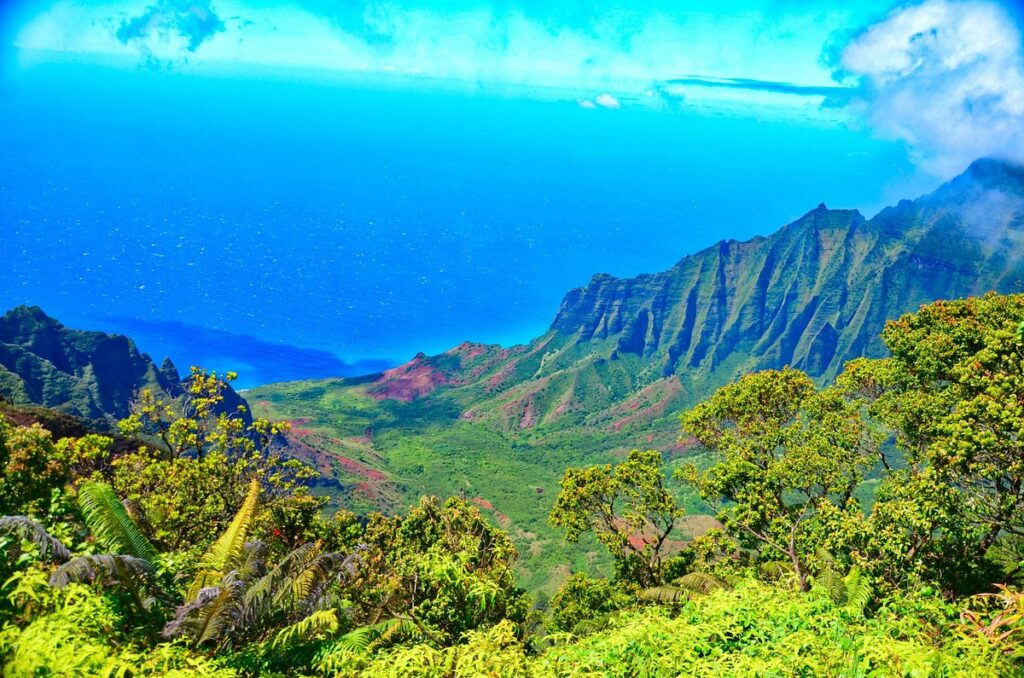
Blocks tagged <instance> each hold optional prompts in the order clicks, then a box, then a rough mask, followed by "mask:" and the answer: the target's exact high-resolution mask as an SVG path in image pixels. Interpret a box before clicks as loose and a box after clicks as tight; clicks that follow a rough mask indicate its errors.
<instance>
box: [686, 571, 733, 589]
mask: <svg viewBox="0 0 1024 678" xmlns="http://www.w3.org/2000/svg"><path fill="white" fill-rule="evenodd" d="M672 583H673V584H675V585H676V586H678V587H680V588H683V589H686V590H687V591H693V592H694V593H711V592H712V591H718V590H720V589H731V588H732V586H731V585H730V584H729V582H727V581H726V580H724V579H722V578H721V577H716V576H715V575H713V574H708V573H707V572H690V573H689V574H684V575H683V576H682V577H679V578H678V579H675V580H673V581H672Z"/></svg>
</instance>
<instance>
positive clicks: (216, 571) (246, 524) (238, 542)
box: [186, 478, 260, 600]
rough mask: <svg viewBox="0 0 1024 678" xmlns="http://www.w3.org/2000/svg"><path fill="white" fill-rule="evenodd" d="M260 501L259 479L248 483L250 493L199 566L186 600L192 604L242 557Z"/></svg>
mask: <svg viewBox="0 0 1024 678" xmlns="http://www.w3.org/2000/svg"><path fill="white" fill-rule="evenodd" d="M259 498H260V483H259V480H258V479H256V478H253V479H252V481H250V483H249V493H248V494H247V495H246V497H245V501H244V502H243V503H242V506H241V508H239V509H238V513H236V514H235V518H234V520H232V521H231V524H230V525H228V528H227V530H225V531H224V533H223V534H222V535H221V536H220V538H218V539H217V541H216V542H214V544H213V546H211V547H210V549H209V550H208V551H207V552H206V553H205V554H204V555H203V558H202V560H201V561H200V562H199V574H197V575H196V578H195V579H194V580H193V582H192V585H191V586H189V589H188V594H187V595H186V600H194V599H195V598H196V596H198V595H199V592H200V591H201V590H202V589H204V588H206V587H207V586H212V585H214V584H217V583H218V582H219V581H220V580H221V577H223V576H224V573H225V572H226V571H227V570H228V569H229V567H230V566H231V565H233V564H234V563H235V562H236V561H237V560H238V559H239V557H240V556H241V555H242V552H243V550H244V548H245V542H246V538H247V537H248V535H249V531H250V530H251V529H252V525H253V521H254V519H255V517H256V508H257V505H258V504H259Z"/></svg>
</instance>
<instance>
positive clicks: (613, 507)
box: [551, 450, 683, 586]
mask: <svg viewBox="0 0 1024 678" xmlns="http://www.w3.org/2000/svg"><path fill="white" fill-rule="evenodd" d="M682 515H683V509H682V508H681V507H680V506H679V505H678V504H677V503H676V499H675V497H674V496H673V495H672V493H671V492H669V491H668V489H667V488H666V487H665V474H664V473H662V471H661V453H660V452H658V451H656V450H647V451H645V452H641V451H640V450H634V451H632V452H630V453H629V456H628V457H627V458H626V461H624V462H622V463H620V464H616V465H614V466H613V465H611V464H604V465H600V466H589V467H587V468H581V469H575V468H570V469H568V470H566V472H565V474H564V475H563V476H562V483H561V491H560V492H559V493H558V497H557V498H556V499H555V505H554V508H552V510H551V524H552V525H554V526H556V527H561V528H563V529H564V530H565V536H566V539H568V540H569V541H570V542H573V543H575V542H577V541H578V540H579V538H580V537H581V536H582V535H583V534H585V533H587V532H591V533H593V534H594V536H596V537H597V539H598V541H600V542H601V543H602V544H603V545H604V546H605V548H607V549H608V551H609V552H610V553H611V555H612V558H613V559H614V560H615V568H616V574H617V575H618V576H619V577H620V578H622V579H626V580H631V581H634V582H635V583H637V584H639V585H640V586H656V585H658V584H660V583H662V582H663V581H665V578H666V576H667V574H668V573H667V571H666V569H667V568H666V566H667V564H668V561H669V559H670V558H671V556H672V555H673V551H674V550H676V551H677V550H678V544H674V543H672V542H671V541H670V540H669V536H670V535H671V534H672V531H673V530H674V529H675V522H676V519H677V518H679V517H680V516H682Z"/></svg>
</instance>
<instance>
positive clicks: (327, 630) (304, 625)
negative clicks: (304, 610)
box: [268, 609, 341, 651]
mask: <svg viewBox="0 0 1024 678" xmlns="http://www.w3.org/2000/svg"><path fill="white" fill-rule="evenodd" d="M340 627H341V622H340V620H339V619H338V611H337V610H335V609H330V610H319V611H317V612H314V613H313V614H311V615H309V616H308V617H305V618H304V619H300V620H299V621H297V622H295V623H294V624H290V625H288V626H286V627H284V628H283V629H281V630H280V631H278V632H277V633H276V634H274V637H273V638H272V639H271V641H270V642H269V643H268V647H269V649H270V650H272V651H277V650H282V649H286V648H289V647H295V646H298V645H303V644H305V643H308V642H310V641H312V640H316V639H317V638H322V637H324V636H330V635H333V634H335V633H337V632H338V629H339V628H340Z"/></svg>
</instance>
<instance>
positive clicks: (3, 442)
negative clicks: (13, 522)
mask: <svg viewBox="0 0 1024 678" xmlns="http://www.w3.org/2000/svg"><path fill="white" fill-rule="evenodd" d="M68 478H69V471H68V467H67V465H66V464H65V463H63V459H62V457H61V455H60V454H59V452H58V450H57V449H56V448H55V447H54V444H53V440H52V438H51V436H50V432H49V431H47V430H46V429H44V428H43V427H41V426H40V425H39V424H33V425H32V426H12V425H11V424H9V423H7V421H6V420H5V419H4V417H3V416H2V415H0V514H8V513H38V512H40V511H41V510H42V509H43V506H44V503H45V502H47V501H48V500H49V498H50V490H51V489H52V488H53V487H59V486H60V485H62V484H63V483H64V482H66V481H67V479H68Z"/></svg>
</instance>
